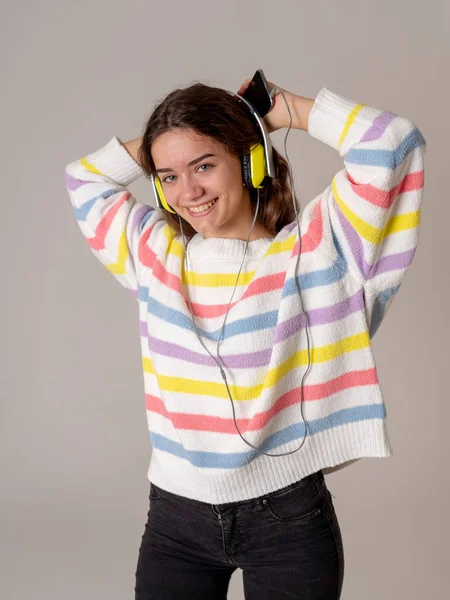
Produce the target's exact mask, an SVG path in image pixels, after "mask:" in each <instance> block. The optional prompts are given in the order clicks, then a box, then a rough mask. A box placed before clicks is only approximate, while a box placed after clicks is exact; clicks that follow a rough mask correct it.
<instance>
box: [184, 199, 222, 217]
mask: <svg viewBox="0 0 450 600" xmlns="http://www.w3.org/2000/svg"><path fill="white" fill-rule="evenodd" d="M216 203H217V198H216V199H215V200H212V201H211V202H208V203H206V204H204V205H203V206H202V210H192V209H191V208H188V209H187V210H188V212H189V214H190V215H192V216H193V217H198V216H200V215H205V214H207V213H209V212H210V211H211V209H212V208H213V207H214V206H215V205H216ZM203 207H205V208H203ZM206 207H207V208H206Z"/></svg>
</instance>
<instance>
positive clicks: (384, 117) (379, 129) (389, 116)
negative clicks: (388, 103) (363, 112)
mask: <svg viewBox="0 0 450 600" xmlns="http://www.w3.org/2000/svg"><path fill="white" fill-rule="evenodd" d="M396 116H397V115H395V114H394V113H392V112H389V111H385V112H383V113H381V115H379V116H378V117H377V118H376V119H374V121H373V123H372V125H371V126H370V127H369V129H368V130H367V131H366V133H365V134H364V136H363V138H362V139H361V142H371V141H373V140H377V139H379V138H380V137H382V136H383V134H384V132H385V131H386V128H387V126H388V125H389V123H390V122H391V121H393V120H394V119H395V117H396Z"/></svg>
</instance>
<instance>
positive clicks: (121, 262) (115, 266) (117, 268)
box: [105, 230, 128, 275]
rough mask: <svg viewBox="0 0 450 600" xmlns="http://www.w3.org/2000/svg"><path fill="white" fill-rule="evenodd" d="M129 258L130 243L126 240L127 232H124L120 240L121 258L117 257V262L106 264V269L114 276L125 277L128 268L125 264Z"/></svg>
mask: <svg viewBox="0 0 450 600" xmlns="http://www.w3.org/2000/svg"><path fill="white" fill-rule="evenodd" d="M127 258H128V242H127V238H126V232H125V230H123V231H122V234H121V236H120V240H119V256H118V257H117V262H115V263H109V264H105V266H106V268H107V269H108V271H109V272H110V273H112V274H113V275H125V274H126V268H125V262H126V260H127Z"/></svg>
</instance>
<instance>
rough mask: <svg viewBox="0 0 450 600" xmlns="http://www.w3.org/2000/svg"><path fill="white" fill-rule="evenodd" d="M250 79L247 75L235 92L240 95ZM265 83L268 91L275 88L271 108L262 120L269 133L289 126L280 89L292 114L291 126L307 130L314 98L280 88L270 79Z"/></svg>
mask: <svg viewBox="0 0 450 600" xmlns="http://www.w3.org/2000/svg"><path fill="white" fill-rule="evenodd" d="M251 80H252V78H251V77H249V78H248V79H246V80H245V81H244V83H243V84H242V85H241V87H240V88H239V91H238V92H237V93H238V94H239V95H240V96H243V95H244V93H245V90H246V89H247V88H248V86H249V85H250V82H251ZM267 83H268V84H269V89H270V91H272V90H273V88H274V87H276V88H277V91H276V92H275V95H274V96H273V104H272V108H271V109H270V111H269V112H268V113H267V115H266V116H265V117H263V121H264V123H265V124H266V127H267V130H268V131H269V133H272V132H273V131H277V130H278V129H281V128H282V127H289V122H290V119H289V113H288V110H287V107H286V103H285V101H284V98H283V95H282V94H281V92H280V91H279V90H280V89H282V90H283V92H284V95H285V97H286V100H287V102H288V104H289V110H290V111H291V115H292V128H293V129H303V130H304V131H307V130H308V117H309V113H310V112H311V108H312V106H313V104H314V100H312V99H310V98H304V97H303V96H296V95H295V94H292V93H291V92H288V91H287V90H285V89H284V88H280V86H278V85H275V84H274V83H272V82H271V81H268V82H267Z"/></svg>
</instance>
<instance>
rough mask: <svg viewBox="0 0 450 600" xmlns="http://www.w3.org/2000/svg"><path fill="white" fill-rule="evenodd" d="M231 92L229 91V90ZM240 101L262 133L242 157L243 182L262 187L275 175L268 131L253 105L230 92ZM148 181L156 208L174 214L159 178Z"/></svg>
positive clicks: (249, 185)
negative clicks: (257, 141) (258, 141)
mask: <svg viewBox="0 0 450 600" xmlns="http://www.w3.org/2000/svg"><path fill="white" fill-rule="evenodd" d="M230 93H231V92H230ZM231 95H232V96H235V97H236V98H238V99H239V100H240V101H242V102H244V103H245V104H246V105H247V107H248V108H249V109H250V112H251V113H252V115H253V116H254V117H255V119H256V121H257V123H258V125H259V127H260V129H261V133H262V138H263V143H262V144H261V143H258V144H255V146H253V147H252V148H250V151H249V152H248V153H247V154H244V156H243V157H242V162H241V164H242V180H243V182H244V184H245V185H246V186H247V187H248V188H250V189H256V188H263V187H264V185H263V182H264V179H265V178H266V177H274V176H275V167H274V164H273V152H272V143H271V140H270V136H269V133H268V131H267V128H266V125H265V123H264V121H263V120H262V118H261V117H260V116H259V115H258V113H257V112H256V110H255V109H254V108H253V106H252V105H251V104H250V102H248V100H246V99H245V98H243V97H242V96H239V95H238V94H232V93H231ZM150 181H151V183H152V186H153V192H154V194H155V199H156V205H157V207H158V208H163V209H165V210H167V211H169V212H171V213H173V214H176V211H174V210H173V208H171V207H170V206H169V204H168V203H167V200H166V198H165V196H164V192H163V189H162V183H161V180H160V178H159V177H158V176H157V175H156V176H153V175H151V176H150Z"/></svg>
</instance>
